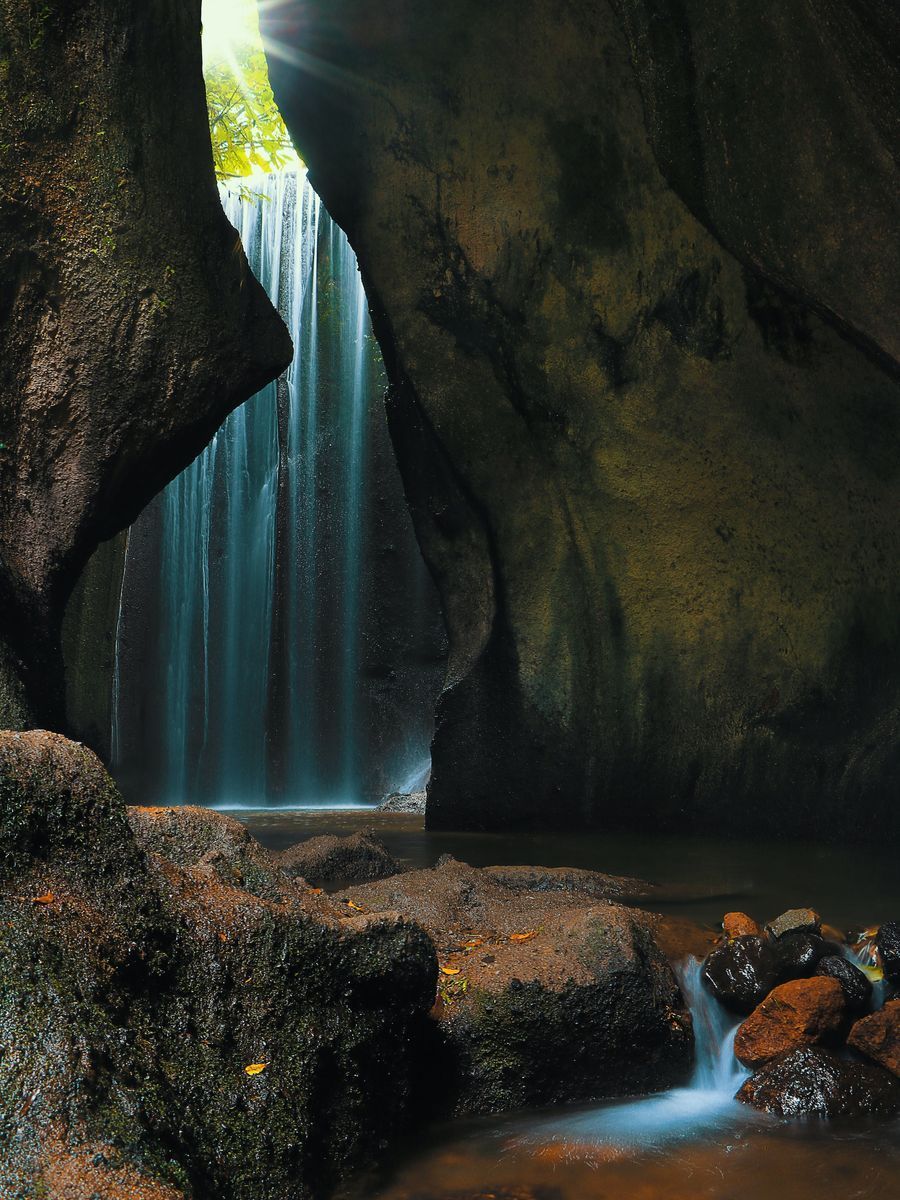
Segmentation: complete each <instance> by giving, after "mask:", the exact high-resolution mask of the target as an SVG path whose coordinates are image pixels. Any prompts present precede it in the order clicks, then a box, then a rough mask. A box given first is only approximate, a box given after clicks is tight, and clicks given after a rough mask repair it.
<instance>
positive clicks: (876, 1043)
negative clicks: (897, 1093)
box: [847, 1000, 900, 1076]
mask: <svg viewBox="0 0 900 1200" xmlns="http://www.w3.org/2000/svg"><path fill="white" fill-rule="evenodd" d="M847 1045H848V1046H852V1047H853V1049H854V1050H858V1051H859V1052H860V1054H864V1055H865V1056H866V1058H870V1059H872V1061H873V1062H877V1063H878V1064H879V1065H880V1066H882V1067H886V1068H887V1070H888V1071H890V1072H891V1074H892V1075H898V1076H900V1000H889V1001H888V1002H887V1004H885V1006H884V1008H882V1009H880V1010H879V1011H878V1012H874V1013H871V1014H870V1015H869V1016H867V1017H863V1018H862V1020H860V1021H857V1022H856V1024H855V1025H854V1026H853V1028H852V1029H851V1030H850V1036H849V1037H848V1038H847Z"/></svg>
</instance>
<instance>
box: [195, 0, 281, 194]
mask: <svg viewBox="0 0 900 1200" xmlns="http://www.w3.org/2000/svg"><path fill="white" fill-rule="evenodd" d="M203 19H204V41H203V51H204V75H205V78H206V104H207V109H208V112H209V128H210V136H211V138H212V148H213V161H214V163H215V169H216V178H217V179H219V180H220V181H223V182H229V183H233V184H236V185H237V186H241V187H245V186H246V185H245V184H242V183H241V181H242V180H245V179H246V177H247V176H249V175H252V174H254V173H256V172H260V171H262V172H266V171H277V170H279V169H280V168H282V167H286V166H288V165H290V164H292V163H298V162H299V160H298V159H297V155H296V153H295V151H294V148H293V146H292V144H291V139H290V136H289V134H288V131H287V129H286V128H285V125H284V121H283V120H282V119H281V113H280V112H279V111H278V107H277V105H276V104H275V99H274V97H273V95H272V88H271V87H270V85H269V70H268V64H267V62H266V56H265V52H264V51H263V45H262V41H261V39H260V36H259V24H258V18H257V16H256V6H255V4H254V3H253V2H252V0H205V3H204V6H203ZM251 190H252V189H251Z"/></svg>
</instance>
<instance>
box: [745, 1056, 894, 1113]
mask: <svg viewBox="0 0 900 1200" xmlns="http://www.w3.org/2000/svg"><path fill="white" fill-rule="evenodd" d="M737 1099H738V1100H740V1101H742V1103H744V1104H749V1105H752V1107H753V1108H758V1109H760V1110H761V1111H762V1112H768V1113H773V1114H775V1115H776V1116H780V1117H805V1116H818V1117H847V1116H862V1115H865V1114H874V1115H878V1116H894V1115H895V1114H896V1113H897V1112H900V1082H898V1081H897V1080H896V1079H895V1078H894V1076H893V1075H891V1074H890V1072H889V1071H885V1070H884V1069H883V1068H882V1067H878V1066H875V1065H874V1064H872V1063H861V1062H851V1061H848V1060H847V1059H845V1058H841V1057H840V1056H839V1055H837V1054H835V1053H834V1052H833V1051H831V1050H825V1049H823V1048H822V1047H821V1046H803V1047H801V1048H800V1049H798V1050H793V1051H791V1052H790V1053H789V1054H785V1055H783V1056H782V1057H781V1058H777V1059H774V1060H773V1061H772V1062H769V1063H767V1064H766V1065H765V1066H764V1067H763V1068H762V1070H760V1071H758V1072H757V1073H756V1074H755V1075H753V1076H752V1077H751V1078H750V1079H748V1080H747V1082H746V1083H745V1084H744V1085H743V1087H742V1088H741V1089H740V1091H739V1092H738V1094H737Z"/></svg>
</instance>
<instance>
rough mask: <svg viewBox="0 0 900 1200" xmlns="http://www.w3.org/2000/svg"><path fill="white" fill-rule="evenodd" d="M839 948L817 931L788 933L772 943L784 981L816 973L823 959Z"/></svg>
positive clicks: (781, 977) (779, 972) (780, 974)
mask: <svg viewBox="0 0 900 1200" xmlns="http://www.w3.org/2000/svg"><path fill="white" fill-rule="evenodd" d="M838 949H839V947H838V946H836V945H835V944H834V943H833V942H826V941H825V939H824V938H821V937H819V936H818V935H817V934H815V933H786V934H785V935H784V937H780V938H778V939H777V940H776V941H773V943H772V950H773V952H774V954H775V959H776V961H777V963H778V975H779V979H780V981H781V982H782V983H786V982H787V981H788V980H790V979H806V978H808V977H809V976H810V975H812V974H814V973H815V970H816V967H817V966H818V964H819V961H820V960H821V959H823V958H825V957H826V956H827V955H829V954H835V953H836V952H837V951H838Z"/></svg>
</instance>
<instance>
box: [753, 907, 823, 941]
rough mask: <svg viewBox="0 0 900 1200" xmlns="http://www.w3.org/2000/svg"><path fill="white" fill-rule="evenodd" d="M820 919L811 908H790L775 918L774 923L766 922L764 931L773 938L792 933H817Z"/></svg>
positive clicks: (820, 922)
mask: <svg viewBox="0 0 900 1200" xmlns="http://www.w3.org/2000/svg"><path fill="white" fill-rule="evenodd" d="M821 924H822V918H821V917H820V916H819V914H818V913H817V912H815V911H814V910H813V909H811V908H791V909H789V910H788V911H787V912H783V913H782V914H781V916H779V917H776V918H775V920H774V921H767V922H766V931H767V932H768V933H770V934H771V935H772V937H774V938H782V937H785V936H786V935H787V934H792V933H818V932H819V928H820V926H821Z"/></svg>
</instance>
